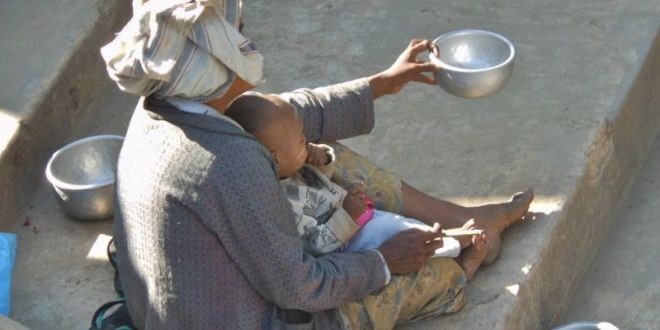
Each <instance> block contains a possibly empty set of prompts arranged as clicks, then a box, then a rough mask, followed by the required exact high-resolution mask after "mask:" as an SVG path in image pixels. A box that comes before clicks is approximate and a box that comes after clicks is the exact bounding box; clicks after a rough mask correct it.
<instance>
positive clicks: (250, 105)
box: [225, 94, 278, 135]
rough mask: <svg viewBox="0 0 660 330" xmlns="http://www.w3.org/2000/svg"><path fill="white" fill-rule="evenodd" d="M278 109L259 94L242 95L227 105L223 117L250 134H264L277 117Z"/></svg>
mask: <svg viewBox="0 0 660 330" xmlns="http://www.w3.org/2000/svg"><path fill="white" fill-rule="evenodd" d="M277 110H278V107H277V105H276V104H274V103H273V102H272V101H271V100H269V99H267V98H266V97H264V96H263V95H260V94H243V95H241V96H239V97H237V98H236V99H234V101H233V102H232V103H231V104H230V105H229V107H228V108H227V110H226V111H225V115H226V116H227V117H229V118H231V119H233V120H235V121H236V122H237V123H238V124H239V125H241V126H242V127H243V129H244V130H245V131H246V132H248V133H250V134H252V135H257V134H258V133H261V132H265V131H266V130H267V129H268V127H270V125H272V124H273V123H274V122H275V121H276V120H277V117H278V111H277Z"/></svg>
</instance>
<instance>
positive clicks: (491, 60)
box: [429, 30, 516, 98]
mask: <svg viewBox="0 0 660 330" xmlns="http://www.w3.org/2000/svg"><path fill="white" fill-rule="evenodd" d="M433 44H434V45H435V46H436V47H437V49H438V51H439V53H440V58H438V57H437V56H436V55H435V54H433V53H432V52H431V53H429V59H430V61H431V63H434V64H435V65H437V66H438V67H440V68H441V69H442V70H440V71H439V72H437V73H436V74H435V77H436V80H437V81H438V85H440V87H442V88H443V89H444V90H445V91H447V92H449V93H451V94H454V95H456V96H460V97H465V98H480V97H486V96H490V95H493V94H495V93H497V92H499V91H500V90H501V89H502V88H503V87H504V85H506V83H507V82H508V81H509V78H510V77H511V72H512V71H513V58H514V57H515V54H516V51H515V48H514V47H513V44H512V43H511V42H510V41H509V40H507V39H506V38H505V37H503V36H501V35H499V34H497V33H493V32H489V31H483V30H457V31H452V32H449V33H446V34H443V35H441V36H440V37H438V38H436V39H435V40H434V41H433Z"/></svg>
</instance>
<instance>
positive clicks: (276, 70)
mask: <svg viewBox="0 0 660 330" xmlns="http://www.w3.org/2000/svg"><path fill="white" fill-rule="evenodd" d="M69 2H70V3H68V5H70V6H74V7H75V6H82V7H83V8H84V10H83V9H80V11H79V10H72V11H69V12H67V11H65V10H62V11H53V12H52V13H53V14H51V16H49V17H50V20H49V21H37V22H40V24H41V25H44V26H49V25H54V26H58V27H57V28H53V29H42V30H40V29H27V31H28V32H29V33H35V34H38V35H39V38H42V39H45V40H48V41H47V42H46V41H44V42H40V43H36V44H28V45H25V44H24V43H26V42H28V41H29V40H31V39H30V38H22V37H21V34H20V33H19V32H17V31H16V26H21V24H23V22H29V23H30V24H37V25H39V24H38V23H32V22H33V20H35V19H36V18H35V17H37V16H38V15H36V13H39V11H40V10H42V9H41V7H39V6H36V5H30V6H34V7H35V8H32V7H27V8H24V9H21V10H18V9H16V8H22V7H21V5H20V4H18V3H17V2H3V3H2V4H0V9H2V10H0V13H1V14H0V18H7V19H6V20H3V19H0V30H2V31H12V32H11V33H10V35H12V36H13V37H11V38H9V37H6V36H3V37H2V39H0V40H1V41H2V44H0V56H1V57H2V59H3V61H5V62H7V63H12V65H15V66H19V67H22V68H24V70H14V69H6V68H5V67H3V69H2V70H0V75H1V77H2V82H1V83H0V86H1V87H2V88H0V91H2V92H0V93H2V94H0V107H2V108H3V109H2V110H0V112H2V113H4V117H1V116H0V119H2V118H5V117H6V118H9V119H8V120H7V121H8V122H9V121H11V122H12V123H14V125H13V127H15V128H16V130H21V129H23V130H25V131H26V133H25V136H27V137H29V138H23V139H17V138H15V137H13V135H11V136H8V138H6V139H5V140H0V142H2V141H5V142H4V143H5V144H4V145H3V144H2V143H0V147H2V146H5V145H6V146H7V147H5V149H4V150H1V148H0V183H3V182H4V183H5V185H0V196H9V197H8V198H13V199H15V200H16V202H15V203H7V202H6V201H7V200H8V199H7V198H0V201H3V200H4V201H5V202H4V203H0V207H1V208H2V209H1V210H0V225H2V227H1V228H3V230H9V231H13V232H16V233H17V234H18V235H19V247H18V258H17V265H16V270H15V273H14V294H13V299H14V300H13V310H12V314H11V316H12V317H13V318H14V319H16V320H18V321H20V322H22V323H24V324H25V325H27V326H29V327H31V328H34V329H51V328H53V325H57V326H55V328H66V329H84V328H86V327H88V324H89V319H90V318H91V314H92V311H93V310H94V309H95V308H96V307H97V306H98V305H99V304H100V303H101V302H103V301H107V300H110V299H112V298H113V297H114V294H113V291H112V284H111V277H112V273H111V272H110V268H109V267H108V265H107V264H106V263H105V262H103V261H102V260H97V259H94V258H91V257H90V258H88V257H87V256H88V254H89V251H90V249H92V246H93V245H94V242H95V241H96V240H97V239H98V238H99V235H100V234H110V227H111V221H105V222H99V223H83V222H79V221H74V220H71V219H68V218H66V217H65V216H63V215H62V214H61V213H60V211H59V209H58V207H57V205H56V204H55V202H54V200H53V199H52V198H51V196H50V195H49V194H50V192H49V191H48V186H47V185H46V184H45V182H44V180H43V176H42V173H43V168H44V166H45V161H46V159H47V157H48V156H49V155H50V153H52V151H54V150H55V149H56V148H57V147H59V146H61V145H63V144H64V143H66V142H68V141H71V140H72V139H74V138H76V137H81V136H86V135H90V134H97V133H109V132H116V133H119V134H121V133H122V132H123V130H124V129H125V125H126V123H127V121H128V118H129V116H130V112H131V109H132V105H133V103H134V98H131V97H128V96H126V95H123V94H121V93H119V92H118V91H117V90H116V88H115V87H113V85H112V84H111V83H110V82H109V81H108V80H107V78H105V75H104V73H103V70H102V67H101V66H100V61H99V58H98V52H97V47H96V48H95V46H94V47H92V46H90V45H89V43H84V42H80V43H76V42H71V40H72V39H71V38H72V37H71V36H72V35H75V36H77V35H79V34H84V33H88V30H89V29H92V30H94V31H96V32H95V33H92V34H89V33H88V35H87V39H84V38H83V39H84V40H88V41H89V40H92V41H94V42H95V43H96V44H102V40H107V38H108V37H109V36H110V35H111V33H112V32H114V30H110V29H109V28H107V26H106V27H105V30H104V29H101V28H99V27H98V26H99V25H98V23H96V24H94V22H98V21H103V20H106V19H110V18H108V16H107V15H110V14H112V11H108V8H112V4H113V3H117V2H115V1H106V2H104V1H100V0H99V1H96V2H93V4H90V3H89V2H84V4H83V1H79V0H69ZM26 6H27V5H26ZM76 8H78V7H76ZM122 8H123V9H124V10H125V9H126V8H125V7H122ZM5 9H11V10H5ZM28 9H29V10H28ZM10 12H13V13H17V14H16V15H17V17H10V16H11V15H9V14H8V13H10ZM21 13H23V14H21ZM244 13H245V23H246V26H245V31H244V32H245V34H246V35H247V36H248V37H250V38H251V39H253V40H254V41H255V42H256V43H257V46H258V47H259V48H260V49H261V51H262V53H263V54H264V57H265V58H266V66H265V67H266V69H265V76H266V79H267V82H266V84H264V85H263V86H260V87H259V88H258V89H259V90H262V91H271V92H280V91H285V90H289V89H293V88H297V87H312V86H318V85H325V84H329V83H334V82H341V81H344V80H348V79H353V78H357V77H361V76H365V75H369V74H373V73H376V72H377V71H379V70H382V69H385V68H386V67H387V66H388V65H390V64H391V63H392V62H393V60H394V59H395V58H396V56H397V55H398V54H399V53H400V51H401V50H402V49H403V48H404V46H405V45H406V43H407V42H408V41H409V39H410V38H413V37H416V38H434V37H435V36H437V35H439V34H441V33H444V32H447V31H449V30H454V29H458V28H482V29H487V30H492V31H496V32H499V33H502V34H504V35H505V36H507V37H509V38H510V39H511V40H512V41H513V43H514V44H515V45H516V47H517V57H516V62H515V69H514V74H513V77H512V79H511V81H510V82H509V84H508V86H507V87H506V88H505V89H504V90H503V91H502V92H500V93H499V94H497V95H495V96H493V97H489V98H485V99H481V100H465V99H460V98H457V97H454V96H451V95H448V94H446V93H444V92H443V91H441V90H440V89H439V88H437V87H434V86H423V85H419V84H417V85H411V86H408V87H407V88H406V89H405V90H404V91H402V92H401V93H400V94H398V95H396V96H388V97H384V98H383V99H381V100H378V102H377V105H376V107H377V122H376V128H375V129H374V132H373V133H372V134H370V135H367V136H363V137H359V138H355V139H351V140H348V141H346V143H347V144H348V145H349V146H351V147H353V148H354V149H355V150H357V151H359V152H360V153H363V154H365V155H367V156H368V157H369V158H371V159H372V160H373V161H374V162H376V163H377V164H379V165H381V166H383V167H385V168H386V169H389V170H391V171H393V172H395V173H397V174H398V175H399V176H400V177H401V178H403V179H404V180H406V181H408V182H410V183H411V184H412V185H413V186H415V187H417V188H419V189H420V190H422V191H424V192H426V193H428V194H431V195H433V196H436V197H442V198H445V199H448V200H451V201H455V202H458V203H461V204H465V205H475V204H480V203H485V202H494V201H502V200H505V199H508V198H509V196H510V195H511V194H512V193H514V192H516V191H518V190H523V189H525V188H527V187H529V186H531V187H533V188H535V190H536V193H537V198H536V200H535V202H534V203H533V204H532V211H534V212H535V215H536V217H534V219H533V220H531V221H528V222H526V223H522V224H520V225H517V226H515V227H514V228H512V229H511V230H510V231H509V232H508V233H507V234H506V235H505V238H504V245H503V251H502V256H501V258H500V259H499V261H498V262H496V263H495V264H494V265H492V266H489V267H487V268H484V269H483V270H482V271H481V272H480V273H478V275H477V277H476V278H475V280H474V281H473V282H472V283H471V284H470V286H469V288H468V297H469V302H468V305H467V306H466V307H465V308H464V310H463V311H461V312H460V313H457V314H456V315H451V316H447V317H443V318H441V319H438V320H432V321H427V322H424V323H421V324H417V325H416V326H417V327H418V328H426V329H432V328H433V329H434V328H438V327H442V328H446V329H546V328H549V327H550V326H551V325H552V324H553V323H555V321H556V320H559V319H561V318H560V316H558V315H562V313H563V312H564V310H565V309H566V308H567V306H568V304H566V303H565V302H566V301H570V299H571V293H572V292H580V293H581V292H583V291H582V290H584V289H582V288H581V287H578V285H579V279H580V278H581V276H582V275H583V273H584V272H585V270H586V267H587V265H588V264H589V262H590V260H591V259H592V256H593V255H594V253H595V252H596V250H597V248H598V246H599V245H600V242H601V240H602V238H603V237H604V236H605V234H606V233H607V228H608V226H609V219H610V217H611V215H612V213H613V211H614V210H615V208H616V205H618V202H619V198H620V196H621V194H622V192H623V191H624V188H625V186H626V183H627V182H628V180H629V179H630V177H631V176H632V175H633V174H634V173H635V172H636V170H637V167H638V166H639V159H642V158H643V156H644V155H645V154H646V150H647V146H648V144H649V141H650V140H651V137H653V136H655V132H656V131H657V128H658V127H660V124H659V123H660V120H659V118H658V117H659V116H660V111H658V110H659V106H658V104H659V103H658V95H656V94H658V93H657V90H660V79H659V77H660V64H658V63H659V62H660V56H657V53H658V52H660V46H659V45H660V43H659V42H658V38H657V35H658V28H659V26H660V25H659V23H660V20H659V18H660V4H658V2H657V1H655V0H628V1H617V0H607V1H602V0H585V1H581V2H570V3H562V4H555V3H549V2H547V1H541V0H532V1H522V0H513V1H499V0H496V1H490V2H487V3H486V2H479V3H477V2H465V1H440V2H439V1H430V0H428V1H414V2H402V1H394V0H380V1H348V0H341V1H321V2H314V3H313V4H307V3H305V6H301V5H300V2H294V1H288V0H286V1H277V2H274V1H256V0H255V1H246V2H245V4H244ZM20 15H24V17H27V18H29V19H23V20H21V19H20ZM38 17H41V16H38ZM74 18H75V20H76V22H78V21H82V22H92V23H89V25H84V24H82V25H81V24H77V23H76V24H70V21H72V20H74ZM87 19H89V20H87ZM112 19H118V18H116V17H112ZM5 24H7V25H5ZM67 26H68V27H70V28H71V29H74V30H75V31H74V32H71V33H72V34H67V33H64V34H62V33H58V31H63V30H64V31H70V30H66V27H67ZM273 26H277V29H274V28H273ZM71 31H73V30H71ZM26 33H27V32H26ZM74 39H75V38H74ZM83 39H80V40H83ZM76 40H78V39H76ZM81 44H84V46H82V45H81ZM16 45H18V46H16ZM49 45H55V46H51V47H52V48H53V49H55V48H56V49H57V50H61V49H64V50H68V51H69V52H70V53H69V54H63V55H57V54H58V53H55V52H54V53H53V54H55V55H57V56H58V58H60V57H62V58H71V56H73V55H72V53H75V54H77V55H76V56H82V57H81V61H80V62H77V61H70V60H69V61H64V62H65V63H63V64H61V65H53V66H46V67H43V66H41V64H42V63H41V62H40V61H44V59H43V58H42V57H38V56H31V55H32V54H33V53H35V52H34V49H36V50H39V51H41V50H42V49H43V48H42V47H44V46H49ZM57 45H62V47H59V48H58V47H57ZM8 48H9V49H11V50H8ZM12 48H15V49H12ZM37 53H40V54H46V55H47V54H48V53H47V52H46V51H45V50H44V51H41V52H37ZM46 55H40V56H45V57H46V59H45V60H48V56H46ZM84 56H86V57H84ZM88 57H89V59H87V58H88ZM73 58H75V57H73ZM82 59H84V60H85V61H82ZM37 62H39V65H32V64H33V63H37ZM76 63H87V64H86V65H87V66H84V67H82V66H80V65H78V66H76V65H75V64H76ZM63 67H64V69H63ZM87 67H89V68H90V69H87ZM76 68H78V70H75V69H76ZM26 72H27V73H26ZM81 72H82V73H84V74H85V75H83V76H82V77H83V78H84V79H83V78H80V77H81V74H82V73H81ZM90 72H91V73H90ZM72 78H73V79H72ZM44 81H45V82H44ZM71 81H77V82H78V84H75V85H74V87H75V88H74V89H70V88H66V89H63V90H62V91H60V92H57V88H58V86H68V85H66V84H67V83H71ZM40 83H42V85H39V86H40V87H39V88H36V89H30V88H29V87H30V86H32V85H35V84H36V85H38V84H40ZM51 90H56V92H50V94H49V93H48V92H49V91H51ZM39 91H45V92H43V93H41V92H39ZM71 91H73V92H71ZM67 93H68V94H67ZM46 94H47V95H49V98H48V99H47V100H48V101H49V103H50V104H52V106H47V104H46V103H48V102H46V103H44V102H36V101H35V102H32V103H30V102H26V101H25V100H29V99H30V96H31V95H34V96H33V97H36V98H38V99H39V97H40V96H43V95H46ZM53 95H54V96H53ZM76 95H84V97H78V96H76ZM76 100H77V101H76ZM73 101H76V104H72V102H73ZM67 109H68V110H67ZM70 109H76V111H70ZM47 112H50V114H47ZM19 114H20V115H19ZM23 114H31V115H29V116H27V115H26V116H27V117H26V118H23V119H29V120H33V123H32V125H36V127H42V128H43V127H46V128H48V129H44V130H40V129H34V128H32V129H31V130H30V129H29V128H30V126H29V125H28V127H27V130H26V126H25V125H24V124H22V122H20V121H17V120H14V119H16V118H22V117H21V116H23ZM54 118H55V119H59V121H53V119H54ZM60 118H64V119H60ZM62 121H63V122H62ZM16 123H19V124H16ZM39 125H41V126H39ZM3 127H5V126H4V123H3ZM33 127H34V126H33ZM0 137H3V134H0ZM16 141H19V142H21V143H20V144H18V145H17V144H16ZM12 147H14V150H10V151H11V153H9V152H8V151H7V150H8V149H11V148H12ZM17 155H18V156H17ZM16 159H18V160H19V161H20V162H18V165H17V162H16V161H15V160H16ZM8 160H9V161H8ZM19 165H24V167H20V166H19ZM3 171H4V172H3ZM7 183H9V185H11V186H12V187H13V186H17V187H21V188H20V189H18V188H11V189H9V188H7V187H9V185H8V184H7ZM3 191H4V192H5V193H4V194H5V195H2V194H3ZM9 204H11V205H9ZM14 204H15V205H20V206H21V207H14V206H13V205H14ZM26 217H29V218H30V220H31V221H30V222H31V226H23V225H22V224H23V223H24V221H25V218H26ZM35 228H36V229H35ZM101 237H103V236H101ZM569 243H570V244H569ZM576 244H577V246H576ZM101 259H102V258H101ZM569 265H570V266H569ZM649 269H650V268H649ZM576 288H577V289H576ZM640 297H641V298H643V297H644V296H640ZM641 298H640V299H641ZM639 306H641V307H643V305H641V304H640V305H639ZM649 313H653V312H652V311H649ZM565 314H567V315H571V314H570V313H565ZM583 316H584V317H586V316H587V315H576V318H581V317H583ZM613 322H614V320H613ZM60 325H61V326H62V327H60Z"/></svg>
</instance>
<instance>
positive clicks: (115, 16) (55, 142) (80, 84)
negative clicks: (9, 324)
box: [0, 0, 131, 230]
mask: <svg viewBox="0 0 660 330" xmlns="http://www.w3.org/2000/svg"><path fill="white" fill-rule="evenodd" d="M85 6H88V5H87V4H86V5H85ZM46 7H48V6H46ZM81 12H82V13H79V14H85V15H93V16H94V17H93V18H91V22H92V23H91V25H90V26H87V25H83V26H78V27H79V28H80V30H79V31H75V33H72V34H73V35H74V36H75V37H74V40H73V42H72V43H71V41H70V40H68V39H67V38H69V37H70V36H67V37H66V38H65V37H63V39H62V40H61V45H62V46H64V47H68V46H69V45H71V46H70V47H69V48H66V49H65V50H64V56H63V58H62V60H61V62H58V63H60V64H58V65H57V66H55V67H53V68H48V69H52V70H54V71H53V72H48V73H46V72H39V73H38V74H35V79H37V81H28V82H26V83H25V84H26V86H27V85H29V86H32V87H31V88H26V90H21V92H27V93H32V94H29V95H25V96H24V97H23V98H20V99H19V100H17V101H16V102H14V106H15V107H17V108H15V109H12V110H11V111H12V113H7V114H5V115H3V117H5V119H3V120H4V122H6V123H3V130H4V128H5V127H8V128H10V129H9V130H7V131H3V134H2V136H0V138H2V141H0V146H2V149H0V230H3V229H4V230H6V229H7V228H10V227H11V226H12V224H13V223H15V222H16V221H17V219H16V217H17V215H18V214H19V213H20V211H21V210H22V209H23V208H25V207H26V206H27V201H28V200H29V198H30V195H31V194H32V193H33V192H34V191H35V186H36V185H37V183H38V182H39V180H40V178H41V177H42V175H43V169H44V166H45V164H46V161H47V159H48V157H49V155H50V154H52V152H53V151H54V150H56V149H57V148H59V147H60V146H62V144H64V143H65V142H68V140H69V139H70V137H71V134H72V132H74V131H75V130H76V129H78V128H79V124H80V123H79V120H80V118H81V117H82V116H83V115H84V113H83V112H84V111H86V109H87V106H88V105H89V102H90V101H91V100H92V99H93V98H94V96H95V94H96V93H97V92H98V89H97V86H98V85H100V82H101V81H104V80H107V74H106V73H105V70H104V65H103V64H102V63H103V62H102V59H101V56H100V53H99V48H100V46H101V45H103V44H105V42H107V41H108V40H109V38H110V37H111V35H112V33H114V32H115V31H117V30H118V29H119V27H121V25H123V23H124V22H125V21H126V20H127V19H128V17H129V16H130V13H131V8H130V2H128V1H120V0H111V1H96V2H95V3H94V5H93V6H92V7H91V8H87V7H85V10H81ZM60 19H61V21H60V23H59V24H64V25H67V24H71V20H72V19H74V20H81V19H82V17H70V16H66V15H65V16H61V17H60ZM13 28H17V27H13ZM41 28H42V29H41V30H36V31H29V32H27V33H28V34H29V33H42V34H43V33H44V30H43V29H44V28H45V29H48V26H46V27H41ZM28 37H29V35H28ZM52 42H54V43H55V44H57V42H56V41H52ZM35 48H36V49H38V51H39V52H48V50H46V49H40V48H39V45H35ZM32 51H34V49H32ZM20 55H23V56H26V57H28V61H29V59H30V58H31V57H29V55H30V54H18V55H16V56H20ZM46 58H47V57H46ZM11 60H15V61H16V60H17V59H11ZM35 60H36V59H35ZM22 65H24V66H25V69H27V67H28V66H30V63H29V62H28V63H24V64H22ZM41 77H44V80H38V79H40V78H41ZM3 79H11V77H3ZM10 90H11V88H10ZM23 100H24V101H23Z"/></svg>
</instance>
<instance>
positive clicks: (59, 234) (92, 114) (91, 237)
mask: <svg viewBox="0 0 660 330" xmlns="http://www.w3.org/2000/svg"><path fill="white" fill-rule="evenodd" d="M97 87H98V88H100V89H102V90H103V93H99V94H98V95H97V96H96V97H95V98H94V100H93V101H92V102H91V103H90V104H89V106H88V109H85V110H86V111H85V112H84V113H85V115H83V116H80V117H79V118H77V120H79V121H80V123H81V125H80V129H78V130H76V131H73V132H70V134H71V137H70V141H73V140H77V139H79V138H82V137H86V136H91V135H98V134H118V135H124V133H125V132H126V125H127V123H128V121H129V119H130V115H131V113H132V108H133V107H134V106H135V103H136V102H137V98H135V97H131V96H128V95H126V94H123V93H121V92H120V91H119V90H117V89H116V88H115V86H114V84H113V83H111V82H110V81H109V79H105V80H101V81H100V82H99V84H98V85H97ZM66 142H69V141H66ZM37 181H38V183H37V187H36V189H35V192H34V193H33V194H32V195H31V198H30V200H29V205H28V207H27V208H26V209H25V210H24V212H23V213H22V215H21V217H20V218H19V219H18V220H19V221H17V222H16V223H15V224H14V226H13V228H11V231H12V232H15V233H16V234H17V236H18V239H17V241H18V249H17V255H16V260H17V262H16V268H15V270H14V287H13V295H12V297H13V302H12V311H11V316H12V317H13V318H14V319H16V320H17V321H19V322H21V323H23V324H24V325H26V326H28V327H30V328H32V329H88V328H89V325H90V321H91V319H92V314H94V311H95V310H96V309H97V308H98V307H99V306H101V305H102V304H103V303H106V302H108V301H110V300H113V299H116V298H117V295H116V294H115V291H114V287H113V282H112V281H113V276H114V272H113V271H112V268H111V266H110V264H109V263H108V262H107V258H106V256H105V245H103V244H102V243H103V242H105V241H104V240H103V238H104V237H103V236H100V235H107V236H112V220H104V221H97V222H85V221H79V220H74V219H72V218H69V217H67V216H66V215H65V214H64V213H63V212H62V210H61V209H60V207H59V206H58V204H57V202H56V201H55V198H53V195H52V194H53V191H52V189H51V187H50V184H49V183H48V182H47V181H46V180H45V178H44V177H43V176H41V177H40V178H39V179H38V180H37ZM26 221H29V224H28V223H27V222H26ZM97 240H98V241H99V244H100V245H101V246H100V247H101V249H100V251H93V252H97V253H95V254H93V255H92V256H88V254H89V253H90V251H91V250H92V247H93V246H94V243H95V242H97ZM97 248H98V246H97Z"/></svg>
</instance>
